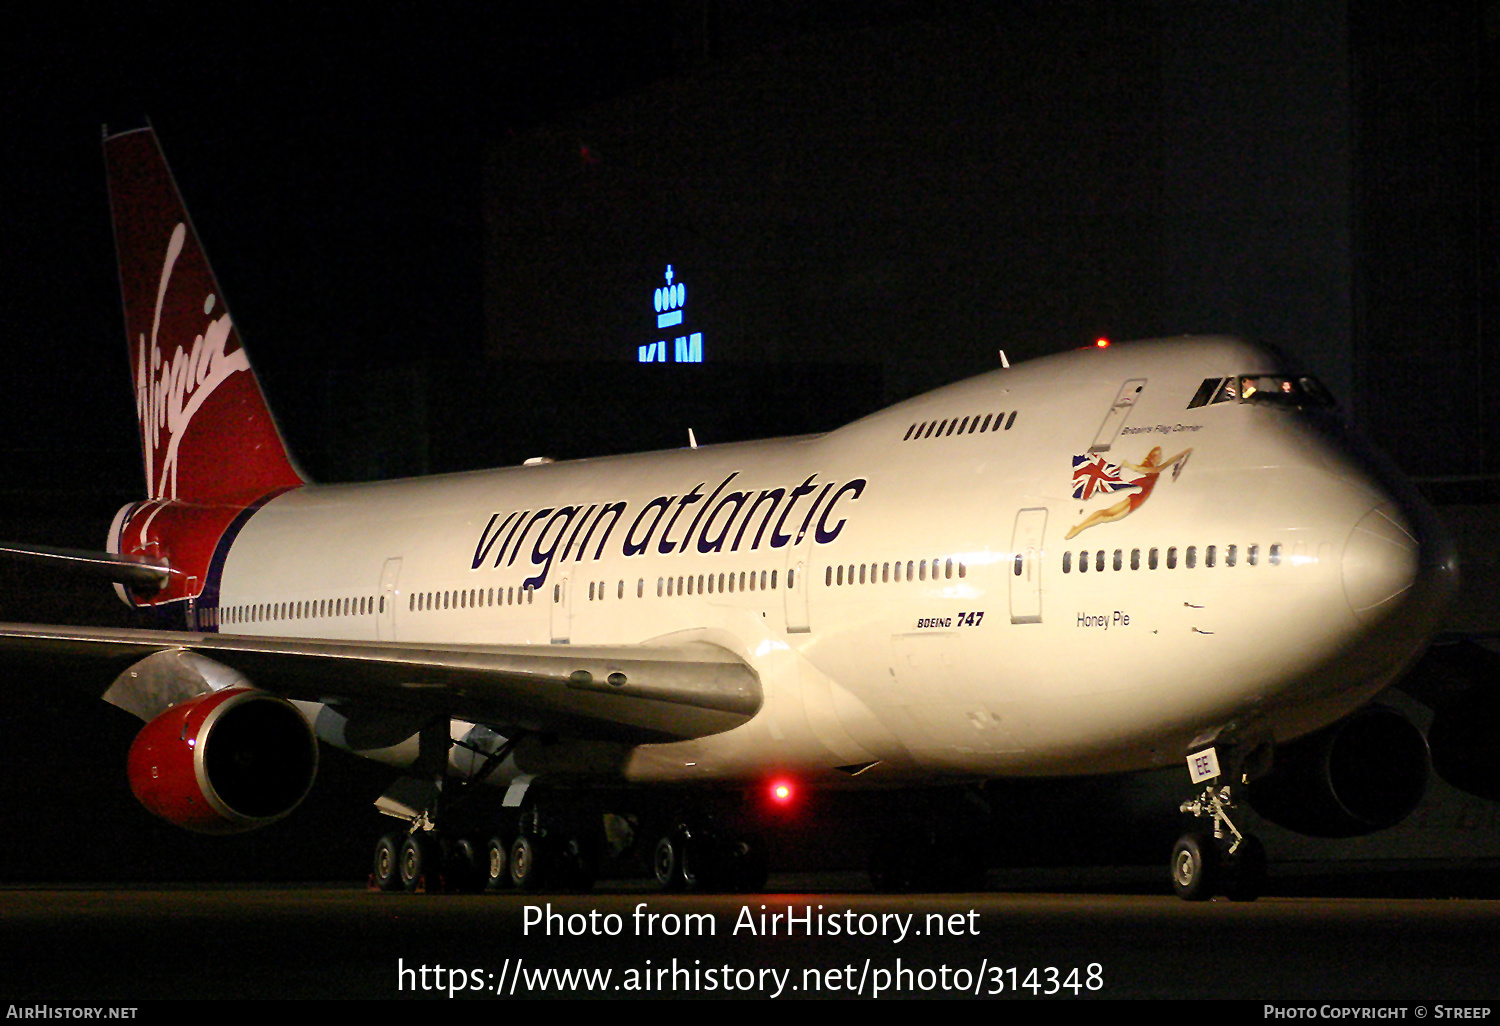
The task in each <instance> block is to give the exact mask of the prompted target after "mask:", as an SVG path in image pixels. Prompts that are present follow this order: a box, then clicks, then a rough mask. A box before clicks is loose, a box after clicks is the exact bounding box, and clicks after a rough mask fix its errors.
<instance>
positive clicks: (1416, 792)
mask: <svg viewBox="0 0 1500 1026" xmlns="http://www.w3.org/2000/svg"><path fill="white" fill-rule="evenodd" d="M1431 765H1432V760H1431V757H1430V756H1429V754H1428V751H1427V742H1426V740H1425V739H1424V738H1423V737H1422V732H1421V731H1420V730H1418V729H1417V728H1416V726H1414V725H1413V724H1412V723H1411V721H1409V720H1408V719H1407V718H1406V717H1404V716H1402V715H1400V714H1399V713H1396V712H1393V711H1391V710H1390V709H1383V708H1380V707H1372V708H1368V709H1364V710H1362V711H1361V712H1358V713H1356V714H1354V715H1353V716H1351V717H1349V718H1348V719H1345V720H1342V721H1341V722H1339V723H1335V724H1334V725H1333V726H1331V727H1326V728H1324V729H1323V730H1320V731H1318V732H1316V733H1314V734H1309V735H1308V736H1307V737H1304V738H1299V739H1298V740H1297V741H1294V742H1292V743H1291V744H1289V745H1285V746H1283V747H1281V748H1278V749H1276V761H1275V765H1274V768H1273V769H1272V770H1271V772H1270V773H1269V774H1267V775H1266V776H1264V777H1262V778H1260V779H1259V780H1256V781H1253V782H1252V783H1251V784H1250V805H1251V806H1252V807H1253V808H1254V809H1255V811H1256V812H1258V813H1259V814H1260V815H1261V816H1263V817H1264V818H1266V819H1268V820H1270V821H1271V822H1272V823H1275V824H1277V825H1279V826H1284V827H1287V828H1288V829H1291V830H1295V831H1297V832H1298V833H1303V834H1309V835H1311V836H1313V837H1358V836H1360V835H1361V834H1369V833H1374V832H1375V831H1376V830H1384V829H1385V828H1386V827H1390V826H1394V825H1396V824H1397V823H1399V822H1401V821H1402V820H1403V819H1405V818H1406V817H1407V816H1408V815H1410V814H1411V812H1412V810H1413V809H1415V808H1416V807H1417V803H1418V802H1420V801H1421V800H1422V796H1423V794H1425V793H1426V791H1427V776H1428V773H1429V772H1430V769H1431Z"/></svg>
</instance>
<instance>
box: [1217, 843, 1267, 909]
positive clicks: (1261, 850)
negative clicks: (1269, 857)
mask: <svg viewBox="0 0 1500 1026" xmlns="http://www.w3.org/2000/svg"><path fill="white" fill-rule="evenodd" d="M1227 868H1228V877H1229V879H1228V880H1227V881H1226V883H1225V885H1224V893H1225V894H1226V895H1227V896H1228V898H1229V900H1230V901H1254V900H1255V899H1256V898H1258V897H1260V892H1261V890H1262V889H1263V888H1264V887H1265V883H1266V846H1265V845H1263V844H1261V843H1260V838H1258V837H1255V836H1252V835H1249V834H1247V835H1245V836H1244V837H1242V838H1241V839H1240V847H1239V850H1238V851H1236V852H1235V853H1234V854H1233V855H1231V856H1230V857H1229V864H1228V867H1227Z"/></svg>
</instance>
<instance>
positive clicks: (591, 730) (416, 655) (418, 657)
mask: <svg viewBox="0 0 1500 1026" xmlns="http://www.w3.org/2000/svg"><path fill="white" fill-rule="evenodd" d="M0 652H4V653H7V654H9V655H12V656H17V657H21V658H25V657H27V656H30V657H34V658H36V659H39V660H44V661H47V662H52V661H54V660H57V659H59V658H66V659H68V660H77V661H83V662H91V663H94V664H95V665H98V666H100V668H101V669H104V670H106V671H108V670H113V671H114V672H115V673H116V674H117V676H116V678H115V683H114V685H113V686H112V687H111V688H110V689H109V691H108V692H107V693H106V694H105V696H104V697H105V699H106V701H110V702H112V703H113V704H115V705H118V706H120V707H121V708H124V709H126V711H128V712H131V713H134V714H135V715H137V716H140V717H141V718H142V719H146V720H149V719H151V718H153V717H154V716H155V715H156V714H157V713H159V712H161V711H162V710H163V709H165V708H166V707H168V706H170V705H171V704H173V703H174V702H176V701H180V700H182V699H183V698H186V697H191V695H192V693H193V692H181V685H180V684H174V682H173V681H172V679H171V678H172V677H173V675H174V674H173V670H172V666H173V665H174V664H175V662H176V660H175V659H173V656H174V655H180V654H185V653H192V654H194V655H196V656H198V657H201V658H203V659H207V660H211V661H212V663H217V664H221V665H222V666H227V667H229V668H230V669H231V670H233V671H236V672H237V673H239V674H241V675H243V676H244V677H245V678H247V679H248V681H249V682H250V683H251V684H253V686H255V687H259V688H262V689H263V690H266V691H269V692H272V693H274V694H278V695H281V696H282V697H284V698H291V699H300V700H304V701H311V702H325V703H339V702H349V703H357V704H368V705H372V706H379V707H386V708H390V709H392V710H410V711H415V712H422V713H426V714H429V715H447V716H451V717H454V718H457V719H463V720H469V721H471V722H474V723H483V724H487V725H490V726H493V727H495V728H496V729H497V730H500V731H501V732H502V733H503V732H504V730H505V728H511V729H516V728H520V729H525V730H528V731H535V732H540V733H548V734H557V735H565V736H568V737H572V738H582V739H589V740H608V741H620V742H625V743H630V744H645V743H652V742H665V741H679V740H686V739H688V738H695V737H704V736H706V735H709V734H717V733H721V732H723V731H725V730H729V729H731V728H732V727H735V726H738V725H739V724H741V723H743V722H745V721H746V720H748V719H749V718H750V717H752V716H754V715H755V713H756V711H758V710H759V708H760V705H761V685H760V679H759V677H758V676H757V675H756V673H755V671H754V670H753V669H751V667H750V666H748V665H747V664H746V663H745V662H744V661H743V660H741V659H740V658H739V657H737V656H735V655H734V654H733V653H731V652H729V651H728V650H726V649H723V648H720V647H718V646H716V645H711V644H708V643H706V642H700V641H693V642H680V643H675V644H673V643H667V644H662V645H655V644H652V645H618V646H572V645H567V646H562V645H558V646H552V645H446V644H432V645H427V644H421V643H412V642H398V641H330V640H320V639H308V638H276V637H249V636H243V635H234V634H213V633H193V632H185V631H148V630H132V629H125V628H101V627H49V626H38V625H34V624H0ZM163 654H165V655H163ZM152 657H157V658H156V659H155V660H152V661H151V662H148V663H146V664H145V665H144V666H142V665H141V664H142V661H143V660H151V659H152ZM163 660H165V662H163ZM174 689H175V691H174ZM200 690H203V689H202V688H200Z"/></svg>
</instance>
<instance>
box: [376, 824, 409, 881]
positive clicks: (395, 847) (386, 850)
mask: <svg viewBox="0 0 1500 1026" xmlns="http://www.w3.org/2000/svg"><path fill="white" fill-rule="evenodd" d="M405 841H406V835H405V834H386V835H385V836H384V837H382V838H381V839H380V840H378V841H376V842H375V863H374V866H373V867H372V868H371V871H370V883H371V884H373V885H374V887H375V889H376V890H377V891H399V890H401V845H402V844H404V843H405Z"/></svg>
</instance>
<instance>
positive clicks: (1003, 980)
mask: <svg viewBox="0 0 1500 1026" xmlns="http://www.w3.org/2000/svg"><path fill="white" fill-rule="evenodd" d="M810 883H816V884H819V885H821V886H822V887H823V888H831V889H825V890H819V891H812V890H808V889H806V885H807V884H810ZM842 883H843V881H840V880H838V879H836V878H833V877H831V876H830V875H828V874H824V875H823V876H820V877H818V878H815V879H807V878H798V877H790V876H787V877H775V876H773V877H772V881H771V885H772V887H773V888H779V890H777V891H775V892H774V893H773V892H768V893H765V894H755V895H667V894H662V893H659V892H657V891H655V890H648V889H646V888H645V887H644V886H643V885H642V886H635V885H631V884H628V883H621V884H614V885H605V886H603V887H601V888H600V890H598V891H596V892H594V893H589V894H574V895H521V894H516V893H513V892H512V893H504V894H498V895H425V894H414V895H407V894H394V895H390V894H378V893H371V892H367V891H365V890H363V889H358V888H352V887H333V886H328V885H309V886H305V887H288V886H245V887H235V888H215V887H209V886H194V887H186V886H183V887H174V886H163V887H153V888H146V889H143V888H142V887H140V886H139V885H134V886H129V887H126V886H118V887H110V886H78V885H74V886H56V887H45V886H36V885H32V886H27V887H24V888H23V887H11V888H7V889H4V890H0V967H3V968H0V972H3V976H0V1003H3V1004H5V1005H7V1006H8V1007H12V1008H14V1007H16V1006H24V1005H35V1004H48V1005H52V1006H70V1005H78V1004H80V1003H86V1004H92V1005H96V1006H121V1005H131V1004H133V1003H137V1002H153V1001H159V1000H171V999H182V998H188V999H225V998H233V999H244V998H270V999H292V1000H302V999H308V998H336V999H365V1000H368V999H390V998H441V999H443V1000H448V999H449V998H450V996H451V997H452V998H454V999H462V998H469V999H474V998H479V999H483V1000H519V999H522V998H559V997H561V998H585V997H604V998H636V997H649V998H664V997H665V998H683V997H688V998H725V997H731V998H756V999H761V998H771V997H776V998H781V999H789V998H808V997H820V998H829V997H832V998H848V997H862V998H866V999H868V998H872V997H879V998H892V997H901V998H911V997H920V998H961V997H968V998H974V997H993V998H1002V999H1004V998H1020V999H1023V1000H1050V1001H1075V1000H1087V999H1097V998H1105V999H1109V998H1179V999H1180V998H1192V999H1205V998H1206V999H1239V1000H1242V1001H1249V1000H1253V1001H1256V1002H1263V1001H1296V1002H1302V1003H1316V1004H1320V1005H1321V1004H1322V1003H1324V1002H1350V1001H1396V1002H1429V1003H1445V1004H1455V1003H1457V1004H1465V1003H1466V1004H1469V1005H1474V1004H1476V1003H1489V1002H1495V1001H1497V1000H1500V962H1497V958H1496V951H1497V941H1500V901H1496V900H1493V899H1448V900H1431V899H1413V898H1392V897H1338V898H1330V897H1269V898H1262V899H1261V900H1260V901H1258V902H1255V903H1246V904H1235V903H1230V902H1226V901H1214V902H1211V903H1203V904H1188V903H1185V902H1181V901H1179V900H1177V899H1175V898H1172V897H1168V896H1165V895H1162V896H1158V895H1153V894H1100V893H1095V894H1057V893H1015V892H1009V893H1003V892H1002V893H980V894H963V895H907V896H892V895H874V894H868V893H859V892H857V891H855V890H853V889H850V890H840V889H838V888H839V887H840V886H841V884H842ZM566 973H571V974H572V975H571V976H564V975H562V974H566ZM1260 1008H1261V1006H1260V1005H1257V1006H1256V1007H1255V1010H1256V1017H1257V1018H1259V1017H1260Z"/></svg>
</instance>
